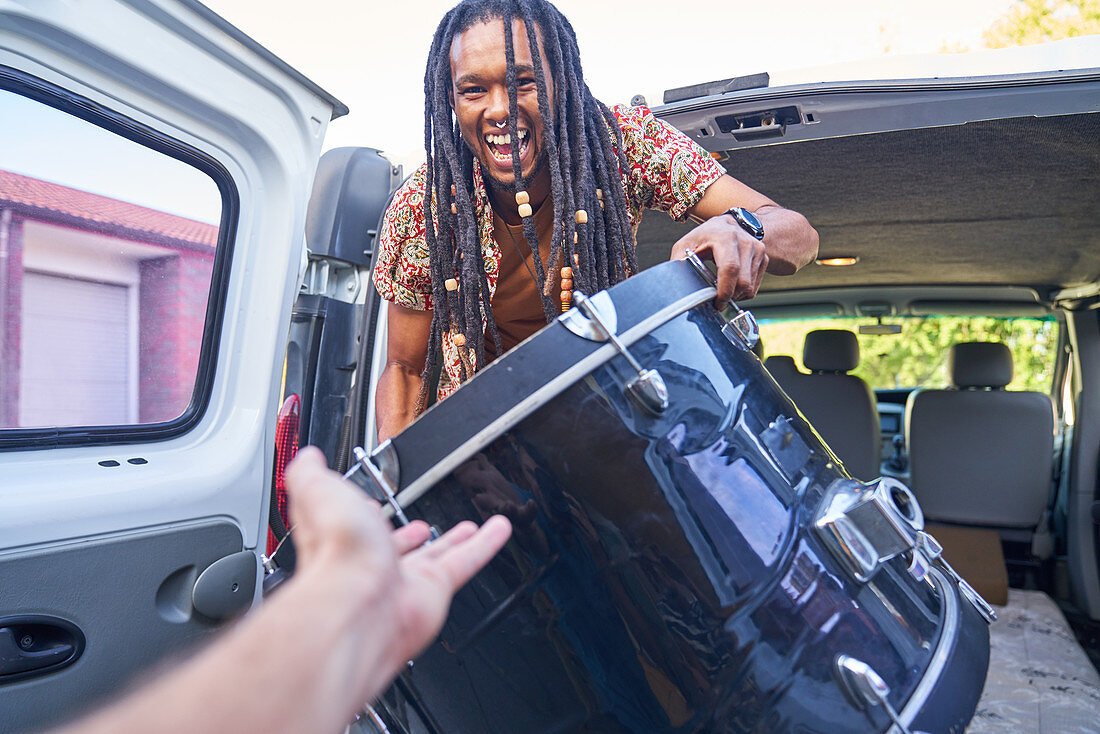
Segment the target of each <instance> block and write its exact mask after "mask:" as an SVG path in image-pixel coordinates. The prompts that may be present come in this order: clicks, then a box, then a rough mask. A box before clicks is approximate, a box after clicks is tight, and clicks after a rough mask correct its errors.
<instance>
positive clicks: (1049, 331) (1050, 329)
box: [760, 316, 1058, 392]
mask: <svg viewBox="0 0 1100 734" xmlns="http://www.w3.org/2000/svg"><path fill="white" fill-rule="evenodd" d="M892 321H893V323H897V324H900V325H901V328H902V331H901V333H900V334H895V335H888V336H881V335H880V336H873V335H866V334H860V335H859V336H858V339H859V353H860V363H859V367H857V368H856V369H855V370H854V372H853V374H856V375H859V376H860V377H862V378H863V379H864V380H866V381H867V382H868V384H870V385H871V387H874V388H894V387H901V388H911V387H935V388H943V387H947V386H948V385H949V384H950V377H949V375H948V374H947V355H948V353H949V352H950V348H951V345H952V344H957V343H959V342H968V341H994V342H1001V343H1002V344H1005V345H1007V346H1008V348H1009V351H1011V352H1012V362H1013V366H1014V378H1013V380H1012V383H1011V385H1010V386H1009V389H1012V390H1037V391H1040V392H1049V391H1050V388H1051V383H1052V379H1053V369H1054V357H1055V351H1056V348H1057V343H1058V328H1057V324H1056V323H1055V322H1054V320H1053V319H1030V318H1016V319H995V318H988V317H973V318H969V317H958V316H928V317H922V318H899V319H893V320H892ZM858 323H859V321H858V320H855V319H792V320H783V321H765V322H763V323H761V325H760V331H761V334H762V336H763V340H764V350H765V352H766V353H767V354H768V355H772V354H789V355H791V356H793V357H794V358H795V361H796V362H797V363H798V364H799V365H800V366H801V363H802V359H801V356H802V344H803V342H804V341H805V338H806V333H807V332H809V331H811V330H812V329H847V330H849V331H856V330H857V324H858ZM803 369H804V367H803Z"/></svg>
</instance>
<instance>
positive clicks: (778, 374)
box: [764, 354, 799, 380]
mask: <svg viewBox="0 0 1100 734" xmlns="http://www.w3.org/2000/svg"><path fill="white" fill-rule="evenodd" d="M764 369H766V370H767V371H768V372H769V373H770V374H771V376H772V377H774V378H775V379H776V380H781V379H782V378H784V377H786V376H787V375H797V374H799V372H798V365H796V364H795V363H794V357H791V356H788V355H786V354H773V355H772V356H770V357H768V358H767V359H765V360H764Z"/></svg>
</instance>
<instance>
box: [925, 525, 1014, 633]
mask: <svg viewBox="0 0 1100 734" xmlns="http://www.w3.org/2000/svg"><path fill="white" fill-rule="evenodd" d="M917 558H922V559H925V560H923V561H922V563H928V565H931V564H933V563H934V564H935V565H937V566H939V567H940V569H941V570H942V571H943V572H944V573H946V574H947V575H948V576H949V577H951V580H952V581H954V582H955V583H956V584H957V585H958V587H959V593H960V594H962V595H963V597H965V598H966V600H967V601H968V602H970V604H971V605H972V606H973V607H974V608H975V609H976V610H978V614H980V615H981V617H982V619H984V620H985V622H986V624H992V623H993V622H995V621H997V610H995V609H994V608H993V605H992V604H990V603H989V602H987V601H986V600H985V599H984V598H983V597H982V595H981V594H979V593H978V591H977V590H976V589H975V588H974V587H973V586H971V585H970V582H968V581H967V580H966V579H964V578H963V577H962V576H960V575H959V572H958V571H956V570H955V569H954V567H952V565H951V564H950V563H948V562H947V559H946V558H944V557H943V546H942V545H940V543H939V541H937V540H936V539H935V538H933V537H932V536H931V535H929V534H928V533H926V532H924V531H921V532H919V533H917V545H916V547H915V548H913V559H914V563H915V562H916V559H917ZM909 572H910V573H912V572H913V571H912V564H910V571H909Z"/></svg>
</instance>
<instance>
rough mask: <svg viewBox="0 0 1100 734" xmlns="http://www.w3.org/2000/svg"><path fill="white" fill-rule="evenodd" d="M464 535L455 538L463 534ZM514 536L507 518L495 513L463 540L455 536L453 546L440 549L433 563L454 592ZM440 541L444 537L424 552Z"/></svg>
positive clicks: (451, 591)
mask: <svg viewBox="0 0 1100 734" xmlns="http://www.w3.org/2000/svg"><path fill="white" fill-rule="evenodd" d="M457 527H458V526H456V528H457ZM452 532H453V529H452ZM448 534H450V533H448ZM461 535H462V534H459V535H457V536H455V537H456V538H457V537H461ZM511 535H512V524H511V523H510V522H508V519H507V518H505V517H502V516H501V515H494V516H493V517H490V518H489V519H488V520H486V521H485V524H484V525H482V526H481V528H479V529H478V530H477V531H476V532H474V533H472V534H470V535H468V536H466V537H464V538H462V539H461V540H457V541H456V540H455V538H452V543H451V545H449V546H447V547H445V548H443V549H442V552H438V551H437V552H436V554H435V555H434V557H433V558H432V563H433V565H435V566H436V568H437V569H439V570H440V571H442V578H443V581H444V582H445V583H446V584H447V585H448V587H449V589H448V590H449V592H450V593H451V594H453V593H454V592H456V591H458V589H459V588H461V587H462V585H463V584H465V583H466V582H467V581H469V580H470V579H471V578H473V577H474V575H475V574H476V573H477V572H478V571H480V570H481V569H482V568H484V567H485V564H487V563H488V562H489V561H490V560H492V558H493V556H495V555H496V554H497V552H498V551H500V549H501V548H503V547H504V544H505V543H506V542H507V541H508V538H509V537H511ZM444 537H446V536H444ZM441 540H443V538H440V539H439V540H437V541H435V542H434V543H432V544H431V545H429V546H428V547H427V548H425V549H424V551H431V550H434V549H433V548H432V546H434V545H436V543H439V542H440V541H441Z"/></svg>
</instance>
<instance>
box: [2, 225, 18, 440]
mask: <svg viewBox="0 0 1100 734" xmlns="http://www.w3.org/2000/svg"><path fill="white" fill-rule="evenodd" d="M5 255H6V256H5ZM0 279H2V282H3V286H2V287H0V291H2V292H3V298H4V302H3V303H0V342H2V343H0V427H13V426H17V425H18V424H19V361H20V357H19V344H20V341H19V333H20V327H21V324H22V320H23V310H22V300H23V219H22V218H21V217H18V216H13V215H12V212H11V211H10V210H2V209H0Z"/></svg>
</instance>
